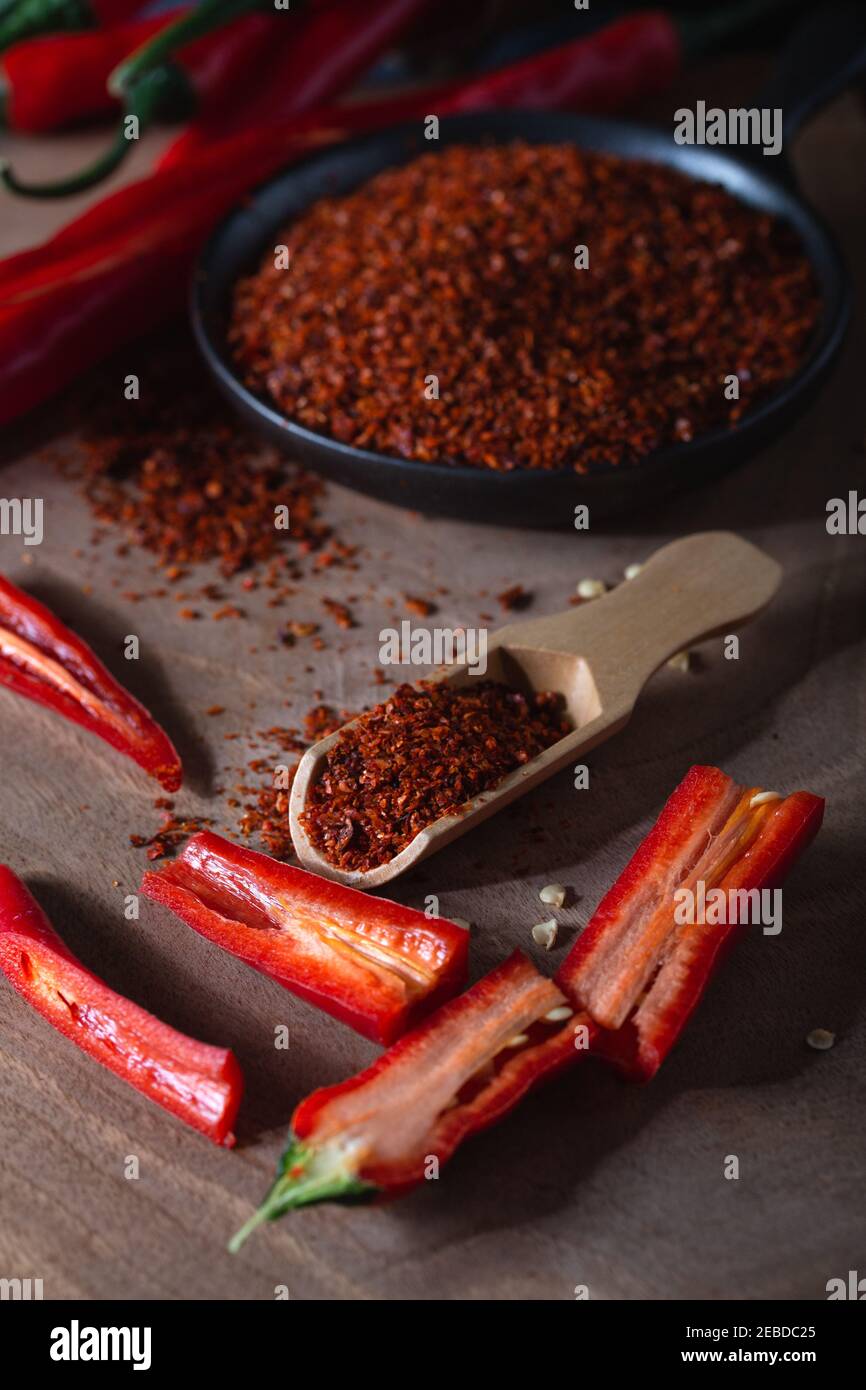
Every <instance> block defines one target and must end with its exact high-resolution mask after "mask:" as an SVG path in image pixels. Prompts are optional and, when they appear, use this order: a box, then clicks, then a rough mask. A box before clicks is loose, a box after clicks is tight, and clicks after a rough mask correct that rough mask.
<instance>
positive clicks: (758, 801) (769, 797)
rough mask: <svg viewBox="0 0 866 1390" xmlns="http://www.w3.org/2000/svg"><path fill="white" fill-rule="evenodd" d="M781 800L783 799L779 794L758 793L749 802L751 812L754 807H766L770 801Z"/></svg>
mask: <svg viewBox="0 0 866 1390" xmlns="http://www.w3.org/2000/svg"><path fill="white" fill-rule="evenodd" d="M781 800H782V797H781V794H780V793H779V792H756V793H755V795H754V796H753V797H752V799H751V801H750V802H749V810H751V809H752V807H753V806H766V804H767V802H768V801H781Z"/></svg>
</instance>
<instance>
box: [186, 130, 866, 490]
mask: <svg viewBox="0 0 866 1390" xmlns="http://www.w3.org/2000/svg"><path fill="white" fill-rule="evenodd" d="M511 121H514V122H515V125H516V122H517V121H519V122H520V129H517V128H515V129H513V130H512V131H511V132H510V133H509V134H508V135H505V134H504V131H505V129H506V127H507V126H508V125H509V124H510V123H511ZM446 122H447V127H446ZM533 124H539V125H543V126H544V130H541V129H539V133H538V135H537V136H534V135H533V133H532V126H533ZM496 126H499V127H501V129H502V131H503V134H499V133H498V132H497V130H496V129H495V127H496ZM557 126H559V127H560V134H559V135H558V136H557V135H556V134H553V133H551V127H554V128H555V127H557ZM485 127H488V128H487V129H485ZM441 131H442V132H443V134H444V136H445V138H440V140H438V141H436V142H432V143H434V144H435V146H436V147H438V148H444V147H445V146H446V145H449V144H461V143H466V144H483V143H484V142H485V140H489V141H491V142H492V143H494V144H502V143H505V140H506V139H523V140H525V141H526V142H527V143H528V144H545V143H563V142H567V143H569V144H573V145H574V146H575V147H576V148H578V149H581V150H587V151H588V152H590V153H594V152H603V153H604V152H606V153H610V154H617V155H619V156H620V157H621V158H624V159H635V160H642V161H643V162H644V163H650V164H652V163H660V164H665V165H667V166H668V167H671V168H676V169H678V170H681V171H682V172H684V173H686V174H687V175H689V176H690V177H692V178H694V179H695V180H696V181H699V182H704V183H712V182H716V183H719V184H721V185H722V186H723V187H724V188H726V189H727V191H728V192H730V193H731V194H732V195H733V196H734V197H736V198H739V200H740V201H741V202H743V203H746V204H747V205H748V206H750V207H754V208H756V209H757V210H760V211H766V212H771V213H772V214H773V215H775V216H778V217H780V218H781V219H782V220H784V221H786V222H787V223H788V224H789V225H791V226H793V228H794V230H795V231H796V232H797V234H798V236H799V237H800V241H801V243H802V246H803V251H804V254H805V255H806V256H807V257H808V260H809V263H810V265H811V266H812V270H813V272H814V274H815V278H816V280H817V282H818V285H819V289H820V290H821V295H822V300H821V311H820V315H819V319H818V323H817V325H816V327H815V330H814V332H813V335H812V339H811V343H810V345H809V348H808V351H807V356H806V357H805V358H804V360H803V363H802V364H801V366H800V367H799V368H798V370H797V371H796V372H795V373H794V375H793V376H791V377H789V378H788V380H787V381H785V382H784V383H783V384H782V386H781V387H780V389H779V390H778V391H776V392H774V393H773V395H771V396H769V397H768V398H767V399H766V400H765V401H763V402H762V403H761V404H760V405H758V406H757V407H756V408H755V409H754V410H751V411H749V412H748V414H746V415H744V416H743V417H742V419H740V420H738V421H737V423H736V424H735V425H732V426H728V427H724V426H722V427H719V428H716V429H714V430H710V431H708V432H707V433H705V434H700V435H698V436H696V437H695V438H694V439H691V440H689V441H687V442H684V443H678V444H672V445H668V446H666V447H665V448H664V449H658V450H655V451H654V452H653V453H651V454H647V455H646V457H645V458H643V459H640V460H638V461H637V462H636V463H632V464H617V463H612V464H605V465H603V466H601V467H598V468H593V469H591V470H589V471H587V472H583V473H582V472H580V471H579V470H578V469H576V468H575V467H574V466H563V467H562V468H520V467H518V468H509V469H492V468H491V469H485V468H475V467H473V466H472V465H469V464H462V463H456V462H448V461H446V462H442V463H428V462H426V461H424V460H421V459H413V458H405V457H402V456H401V455H399V454H383V453H379V452H378V451H377V450H372V449H360V448H358V447H357V446H356V445H354V444H344V443H342V442H341V441H340V440H338V439H334V438H333V436H331V435H327V434H321V433H319V432H318V431H316V430H311V429H308V428H307V426H306V425H301V424H299V423H298V422H297V421H295V420H293V419H292V418H291V416H288V415H285V414H283V412H282V411H280V410H277V409H276V408H275V407H274V406H273V405H272V404H271V403H269V402H268V401H267V400H266V399H265V398H264V397H262V396H259V395H257V394H256V393H255V392H253V391H251V390H250V389H249V387H248V386H246V385H245V384H244V382H243V381H242V380H241V378H240V377H239V376H238V375H237V373H236V371H235V369H234V366H233V364H232V361H231V358H230V356H229V352H228V344H227V342H226V340H225V333H224V332H223V333H222V334H219V335H218V334H216V333H212V332H211V328H210V325H209V323H208V318H209V315H208V313H207V310H206V308H205V305H204V304H203V302H202V300H203V295H204V286H205V284H206V283H207V281H208V280H209V277H210V271H209V265H210V262H211V261H212V259H213V258H214V257H215V256H216V255H217V253H218V252H219V250H220V249H221V246H222V243H223V242H224V241H225V240H226V239H227V238H229V237H230V236H231V235H232V231H233V228H234V226H235V225H236V224H237V223H238V222H240V221H241V220H243V219H249V218H250V216H252V215H254V214H255V210H256V207H257V205H258V204H259V203H260V202H261V201H262V200H263V199H265V198H266V197H267V196H268V195H270V193H271V191H272V190H273V189H274V188H275V187H276V185H278V184H281V183H283V182H285V181H287V180H292V178H293V176H298V175H301V174H302V173H307V174H308V173H309V172H310V171H311V170H312V169H315V168H316V167H317V166H318V167H319V168H321V170H322V173H323V175H325V174H326V173H327V171H328V169H329V167H330V166H331V165H333V164H336V163H338V162H339V161H340V160H341V159H342V158H343V157H345V156H346V155H349V154H352V153H357V154H361V153H363V152H364V151H366V150H368V149H369V150H375V149H381V150H382V151H383V153H384V151H385V149H388V150H390V149H391V147H392V146H394V147H395V148H394V149H393V156H394V157H393V158H391V157H388V158H385V159H383V162H382V164H381V166H380V168H379V169H377V170H376V171H375V172H373V173H365V174H363V175H362V176H361V177H360V178H358V179H357V180H354V181H349V182H348V183H347V184H346V186H345V188H341V189H340V190H338V191H336V192H332V191H331V190H329V189H327V188H325V189H323V190H322V191H320V192H319V193H318V194H317V195H316V197H313V198H311V199H310V200H309V201H308V202H306V203H305V204H304V206H303V208H302V209H301V208H299V209H297V210H296V211H295V213H294V214H293V217H298V216H301V215H302V212H303V211H305V210H306V209H307V208H309V207H312V206H313V204H314V203H315V202H317V201H318V200H319V199H320V198H325V197H334V196H337V197H341V196H343V195H344V194H346V193H349V192H351V191H352V189H353V188H360V187H362V186H363V184H365V183H368V182H369V181H370V179H371V178H375V176H376V173H378V172H381V170H383V169H385V168H392V167H396V166H397V165H399V164H404V163H408V162H409V160H411V159H412V158H414V157H416V156H417V155H418V154H420V153H423V152H424V149H425V148H426V149H428V150H429V146H430V144H431V142H429V141H428V142H424V144H423V145H420V146H418V147H417V148H415V145H416V144H417V141H418V140H419V138H420V137H419V122H417V121H409V122H402V123H401V124H400V125H397V126H389V127H387V128H385V129H383V130H379V131H376V132H374V133H372V134H366V135H361V136H357V137H355V138H353V139H351V140H346V141H341V142H339V143H338V144H334V145H329V146H327V147H326V148H324V149H319V150H316V151H313V152H311V153H310V154H309V155H305V156H303V157H302V158H301V159H298V160H294V161H293V162H292V163H291V164H290V165H288V166H287V167H286V168H285V169H282V170H280V171H279V172H278V173H276V174H273V175H271V176H270V177H269V178H268V179H266V180H264V181H263V182H262V183H260V184H258V185H257V186H256V187H255V188H254V189H252V190H251V191H250V193H249V194H248V195H247V196H246V197H245V198H244V201H243V203H242V204H241V205H240V206H238V207H236V208H233V209H232V210H231V211H230V212H229V213H227V214H226V215H225V216H224V217H223V218H222V220H221V221H220V222H219V223H218V224H217V226H216V227H215V228H214V230H213V231H212V232H211V234H210V235H209V237H208V238H207V240H206V242H205V243H204V246H203V247H202V250H201V251H200V253H199V257H198V260H197V262H196V265H195V268H194V271H193V276H192V283H191V286H190V313H191V320H192V327H193V333H194V336H195V339H196V342H197V344H198V347H199V350H200V351H201V352H202V354H203V356H204V357H205V359H206V361H207V363H208V366H209V368H210V370H211V371H212V372H213V373H214V374H215V375H216V376H217V377H218V378H219V380H220V382H221V384H222V386H223V388H224V390H225V391H226V392H227V393H228V394H229V395H230V396H236V397H237V398H238V399H239V400H240V401H242V402H243V404H244V405H245V406H246V407H247V409H248V411H250V412H252V413H254V414H256V415H259V416H262V417H264V418H265V419H266V420H267V421H268V422H269V424H271V425H272V426H274V427H276V428H277V429H279V430H280V431H281V432H282V433H285V434H286V435H287V436H288V437H289V438H296V439H299V440H301V441H303V442H304V443H306V444H308V445H310V446H313V447H314V448H318V449H323V448H324V449H328V450H330V451H332V452H333V453H335V454H337V455H339V456H340V457H341V458H342V459H344V460H346V461H347V462H348V461H351V462H353V463H355V464H357V465H359V466H362V465H364V464H369V463H375V464H377V465H378V466H382V465H390V466H391V467H393V468H394V470H395V472H397V471H399V472H403V471H404V470H406V469H411V471H412V473H413V474H415V475H417V476H419V477H426V478H428V479H429V480H430V481H431V482H433V481H434V480H435V481H436V482H438V483H442V482H447V481H448V480H452V481H453V479H454V476H455V474H460V475H465V474H470V475H471V476H472V477H473V478H475V479H486V480H487V481H486V483H485V484H482V485H486V486H489V487H490V488H497V487H499V488H507V487H508V485H509V482H512V481H513V480H514V479H520V480H521V481H523V480H528V479H534V480H535V481H536V483H537V484H538V486H539V488H541V487H543V486H544V484H545V483H548V484H551V485H552V484H553V483H554V482H561V481H562V480H563V479H567V478H573V479H575V480H576V481H577V482H580V483H585V484H590V485H591V484H592V482H593V480H598V481H599V482H602V481H603V480H604V479H605V478H610V477H616V478H618V479H622V478H623V476H624V474H626V473H638V474H640V476H641V477H642V478H646V477H647V476H648V475H651V474H652V473H653V472H655V471H659V472H662V471H666V470H667V469H668V468H671V467H672V466H674V465H675V464H679V463H683V462H684V461H685V460H686V459H687V458H688V457H689V455H697V454H699V453H700V452H701V451H702V450H707V451H710V450H712V449H716V448H719V447H720V446H723V445H724V446H730V449H731V453H732V454H734V453H735V452H736V451H737V449H738V446H741V445H744V444H745V442H746V441H747V440H751V439H752V438H753V436H761V435H763V434H767V433H769V432H770V429H769V427H770V426H771V425H772V422H773V420H774V418H775V417H776V416H777V415H780V414H783V413H784V412H785V411H786V410H787V409H788V407H789V406H790V404H791V402H792V401H793V400H795V399H796V398H798V397H799V396H800V395H801V394H802V395H803V396H806V395H807V393H808V391H809V388H810V386H812V385H815V384H817V383H818V382H819V381H820V380H821V378H822V376H823V374H824V372H825V371H826V370H827V369H828V368H829V366H830V364H831V363H832V361H833V359H834V358H835V356H836V353H837V352H838V350H839V348H840V346H841V343H842V339H843V338H844V335H845V332H846V329H847V327H848V321H849V318H850V290H849V284H848V272H847V269H846V266H845V264H844V262H843V260H842V256H841V253H840V250H839V247H838V244H837V242H836V239H835V237H834V236H833V234H832V232H831V231H830V230H829V228H828V227H827V226H826V224H825V223H824V221H823V219H822V218H821V216H820V215H819V214H818V213H817V212H815V211H814V209H813V208H812V207H811V206H810V205H809V204H808V203H807V202H806V201H805V199H803V198H802V197H801V195H800V194H799V192H798V191H797V189H796V187H794V186H789V185H788V184H786V183H784V182H781V181H779V180H777V179H774V178H773V177H772V176H771V175H769V174H766V173H763V172H762V171H760V170H759V169H757V168H755V167H753V166H752V165H751V164H750V163H748V162H747V161H745V160H741V159H736V158H733V157H731V156H730V155H726V154H723V153H720V152H719V149H718V147H700V148H698V147H695V146H688V145H677V144H675V143H674V141H673V137H672V136H668V135H667V133H666V132H665V131H663V130H656V129H655V128H654V127H652V126H644V125H639V124H637V123H636V122H633V121H620V120H618V119H616V118H613V117H611V118H603V119H601V118H595V117H592V116H583V115H577V114H574V113H572V112H560V111H548V110H523V109H521V110H514V109H502V110H495V109H494V110H482V111H473V112H465V113H461V114H459V115H455V116H449V117H445V118H444V119H443V121H442V126H441ZM612 133H613V134H614V138H613V140H611V139H610V138H609V137H610V136H611V134H612ZM584 135H588V136H589V139H581V138H578V137H579V136H584ZM467 136H472V137H473V138H471V139H467V138H466V137H467ZM406 142H412V143H411V144H410V143H406ZM647 143H649V144H650V145H652V146H658V148H659V149H660V150H663V151H664V153H665V155H666V157H663V158H658V159H656V158H653V157H652V156H651V155H649V156H648V155H647V154H645V153H640V152H638V153H634V154H631V153H629V151H628V146H629V145H634V146H635V149H636V150H640V148H641V147H644V146H646V145H647ZM400 146H403V148H402V149H401V148H400ZM624 147H625V148H624ZM707 165H709V166H711V167H712V168H713V169H716V170H718V172H719V174H720V175H726V176H727V177H720V178H718V179H710V178H708V177H707V169H706V167H705V166H707ZM755 191H757V192H758V193H759V195H760V196H758V197H754V198H753V197H749V196H748V195H749V193H750V192H755ZM293 217H292V216H289V214H282V215H281V216H279V217H277V218H276V219H275V220H274V221H272V222H270V223H269V224H268V226H269V228H270V233H269V232H268V231H266V230H264V227H263V230H262V233H261V236H260V239H259V243H258V249H257V251H256V252H255V253H248V254H247V255H245V256H244V258H243V260H242V261H238V263H237V264H236V265H235V266H234V267H233V272H232V276H231V278H230V279H229V281H228V283H227V284H226V285H225V286H223V287H222V289H221V292H220V297H221V299H222V300H223V301H224V302H223V303H222V304H221V307H220V314H221V316H222V317H223V318H226V317H227V308H228V302H227V297H228V295H229V293H230V291H231V289H232V287H233V285H234V284H235V283H236V281H237V279H238V278H239V277H240V276H241V275H243V274H245V273H248V272H249V270H251V269H254V268H255V266H256V265H257V264H258V261H259V259H260V258H261V255H262V252H263V251H264V248H265V247H266V246H267V245H268V243H269V234H272V233H273V231H275V230H277V229H278V228H279V227H280V226H283V225H286V224H287V223H289V222H291V220H293ZM813 240H817V241H818V242H819V243H820V244H821V254H820V256H816V255H815V254H814V253H813V249H812V246H811V245H810V242H811V241H813ZM825 270H826V271H827V272H828V273H827V274H825V273H823V272H824V271H825ZM825 282H826V283H825ZM309 466H310V468H311V469H312V470H313V471H315V468H316V465H315V463H311V464H310V465H309Z"/></svg>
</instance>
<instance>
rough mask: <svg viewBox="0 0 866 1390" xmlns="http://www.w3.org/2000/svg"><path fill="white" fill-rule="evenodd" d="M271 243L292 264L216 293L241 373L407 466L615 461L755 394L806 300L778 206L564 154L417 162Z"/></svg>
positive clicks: (777, 373) (806, 309) (765, 385)
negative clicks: (729, 388) (734, 384)
mask: <svg viewBox="0 0 866 1390" xmlns="http://www.w3.org/2000/svg"><path fill="white" fill-rule="evenodd" d="M278 240H280V241H284V242H285V243H286V244H287V245H288V246H289V248H290V251H291V273H290V274H287V273H286V272H285V271H283V270H281V269H279V268H277V266H276V265H275V261H274V257H273V255H272V254H270V253H268V254H267V255H266V256H265V257H264V258H263V260H262V263H261V265H260V267H259V269H258V270H257V271H256V272H255V273H254V274H253V275H250V276H248V277H246V278H244V279H242V280H240V281H239V283H238V285H237V286H236V288H235V296H234V307H233V314H232V323H231V328H230V339H231V343H232V348H233V352H234V355H235V361H236V364H237V367H238V370H239V372H240V373H241V375H242V376H243V378H244V380H245V381H246V383H247V384H248V385H249V386H250V387H251V388H252V389H253V390H255V391H257V392H259V393H260V394H261V395H262V396H264V397H265V398H267V399H269V400H270V401H273V402H275V403H276V404H277V406H278V407H279V408H280V409H281V410H282V411H284V412H285V413H286V414H287V415H289V416H291V417H292V418H293V419H296V420H299V421H300V422H301V423H303V424H304V425H306V426H307V427H308V428H310V429H313V430H317V431H319V432H321V433H324V434H327V435H330V436H332V437H334V438H335V439H338V440H340V441H341V442H344V443H349V444H353V445H356V446H359V447H362V448H369V449H377V450H380V451H383V452H385V453H387V454H391V455H395V456H398V457H401V458H408V459H418V460H422V461H449V462H452V463H455V464H462V465H468V466H472V467H475V468H490V469H495V470H510V469H514V468H539V469H553V468H562V467H567V468H573V469H575V470H576V471H578V472H581V473H583V472H592V471H593V470H596V469H599V468H607V467H610V466H615V465H620V464H631V463H635V462H637V461H638V460H640V459H641V458H642V457H644V456H645V455H647V454H648V453H651V452H653V451H654V450H657V449H660V448H663V447H665V446H667V445H673V444H676V443H680V442H687V441H689V440H691V439H693V438H696V437H697V436H698V435H701V434H703V433H706V432H707V431H709V430H712V429H714V428H716V427H720V426H728V425H732V424H734V423H735V422H736V421H737V420H738V419H739V418H740V416H741V415H742V414H743V413H744V412H745V411H747V410H749V409H751V408H752V407H753V406H754V405H756V404H757V403H758V402H760V401H761V400H763V399H765V398H766V397H767V396H768V395H770V394H772V392H773V391H775V390H776V389H778V387H779V385H780V384H781V383H783V382H784V381H786V380H787V379H788V378H789V377H791V376H792V375H793V374H794V372H795V371H796V370H797V368H798V367H799V366H800V364H801V362H802V360H803V357H804V354H805V353H806V351H807V349H808V343H809V340H810V336H811V335H812V332H813V329H814V326H815V323H816V321H817V316H818V312H819V292H818V288H817V285H816V282H815V277H814V274H813V272H812V269H811V265H810V262H809V260H808V257H807V256H806V255H805V253H804V250H803V247H802V244H801V242H800V240H799V238H798V236H797V234H796V233H795V232H794V230H793V229H792V228H791V227H789V226H788V225H787V224H785V223H784V222H783V221H781V220H780V219H777V218H774V217H772V216H770V215H769V214H767V213H765V212H761V211H758V210H756V209H754V208H751V207H749V206H747V205H746V204H745V203H743V202H742V201H740V200H739V199H737V198H735V197H734V196H733V195H732V194H731V193H729V192H728V191H727V190H726V189H724V188H721V187H718V186H715V185H710V184H707V183H701V182H698V181H697V180H695V179H692V178H689V177H687V176H686V175H684V174H681V173H679V172H677V171H676V170H673V169H670V168H668V167H666V166H663V165H655V164H651V163H648V162H646V161H641V160H628V159H622V158H619V157H616V156H613V155H607V154H590V153H587V152H585V151H580V150H577V149H575V148H573V147H571V146H569V145H529V144H526V143H523V142H514V143H512V144H508V145H493V146H489V147H482V146H472V147H463V146H457V145H455V146H450V147H448V148H445V149H442V150H441V151H437V152H435V153H429V154H425V155H422V156H421V157H420V158H416V159H414V160H412V161H411V162H409V163H408V164H406V165H403V166H401V167H398V168H394V169H388V170H385V171H383V172H382V173H380V174H378V175H377V176H376V177H375V178H373V179H372V180H370V182H368V183H367V184H365V185H364V186H363V187H361V188H359V189H357V190H355V191H354V192H352V193H350V194H349V195H347V196H343V197H336V198H334V197H332V198H323V199H321V200H320V201H319V202H317V203H316V204H314V205H313V206H312V207H311V208H310V209H308V210H307V211H306V212H305V213H304V214H303V215H302V216H301V217H299V218H296V219H295V221H294V222H293V223H291V224H290V225H289V226H288V227H286V228H284V229H283V231H282V232H281V233H280V234H279V237H278ZM580 246H583V247H585V248H587V249H588V255H589V263H588V265H587V266H586V267H585V268H584V267H583V266H578V265H577V264H576V251H577V249H578V247H580ZM431 374H432V375H433V376H435V378H436V381H437V394H436V396H435V398H431V395H430V392H429V390H428V386H429V382H430V378H431ZM732 374H736V376H737V377H738V379H739V396H738V398H737V399H729V398H728V394H727V393H726V390H725V386H726V378H728V377H729V376H730V375H732Z"/></svg>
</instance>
